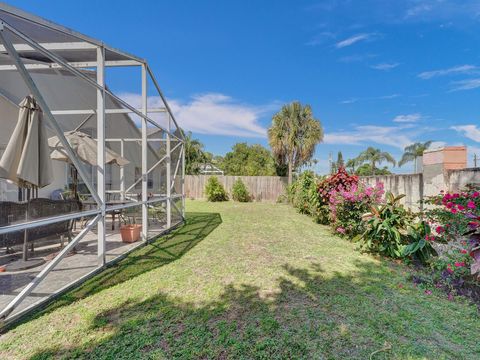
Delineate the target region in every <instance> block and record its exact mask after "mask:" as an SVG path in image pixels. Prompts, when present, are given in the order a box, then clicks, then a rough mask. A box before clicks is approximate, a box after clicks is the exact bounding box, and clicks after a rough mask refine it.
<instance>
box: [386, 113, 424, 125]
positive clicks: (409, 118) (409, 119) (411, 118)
mask: <svg viewBox="0 0 480 360" xmlns="http://www.w3.org/2000/svg"><path fill="white" fill-rule="evenodd" d="M421 118H422V115H421V114H419V113H415V114H406V115H397V116H395V118H394V119H393V122H397V123H414V122H417V121H418V120H420V119H421Z"/></svg>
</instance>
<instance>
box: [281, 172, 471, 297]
mask: <svg viewBox="0 0 480 360" xmlns="http://www.w3.org/2000/svg"><path fill="white" fill-rule="evenodd" d="M457 173H458V172H457ZM445 174H446V175H445V176H449V177H450V178H452V176H453V175H452V174H451V173H448V172H446V173H445ZM441 175H442V176H443V175H444V174H441ZM460 175H462V179H460V176H456V177H454V178H453V180H454V181H455V184H460V185H461V186H462V188H463V187H464V186H463V182H464V181H466V182H467V184H468V185H469V186H468V187H466V188H464V189H462V190H461V191H449V190H448V188H447V191H445V190H443V189H442V190H441V191H439V192H438V193H437V194H434V195H433V196H430V195H429V194H428V193H427V194H425V193H424V192H423V191H424V190H425V189H421V190H422V194H423V200H424V201H425V203H426V206H424V207H423V211H421V212H414V211H410V210H408V209H407V208H406V206H404V205H403V204H402V203H401V202H402V201H404V202H405V205H406V204H407V203H410V205H414V204H412V201H413V199H409V200H408V201H405V199H406V198H407V197H406V196H405V195H404V194H397V195H394V194H392V192H391V191H396V192H401V191H402V190H406V191H410V190H411V188H412V187H413V189H416V190H419V188H420V187H421V186H423V185H425V184H428V183H427V182H425V175H423V178H422V176H420V175H412V176H409V177H407V176H404V177H403V178H402V179H403V181H399V179H400V178H399V177H397V178H396V181H395V178H394V177H384V178H383V180H386V181H387V184H386V185H385V184H384V183H383V182H381V180H382V177H372V178H360V179H359V178H358V177H357V176H352V175H350V174H348V173H347V172H346V171H345V169H343V168H340V169H339V170H338V172H337V173H336V174H333V175H331V176H328V177H320V178H319V177H316V176H315V175H314V174H313V173H312V172H304V173H302V174H301V175H300V176H299V177H298V179H296V181H295V182H294V183H293V185H292V186H291V187H289V193H288V200H289V202H290V203H291V204H292V205H293V206H294V207H295V208H296V209H297V210H298V211H299V212H300V213H302V214H306V215H309V216H311V217H312V218H313V219H314V220H315V221H316V222H318V223H321V224H324V225H329V226H330V228H331V230H332V232H333V233H335V234H337V235H339V236H341V237H344V238H347V239H349V240H351V241H353V242H356V243H357V244H358V248H359V249H360V250H361V251H364V252H369V253H374V254H378V255H381V256H386V257H389V258H393V259H402V260H403V261H405V262H406V263H407V264H412V263H413V264H415V268H413V267H412V271H413V270H415V271H416V270H417V269H419V267H420V266H423V269H421V271H420V272H418V273H417V274H416V275H413V277H412V280H413V281H414V283H415V284H416V285H421V286H422V287H423V288H424V290H425V293H426V294H432V291H436V290H437V289H442V290H444V291H445V292H446V293H447V294H448V298H449V299H453V298H454V297H455V296H457V295H462V296H468V297H470V298H471V299H472V300H474V301H475V302H477V304H478V305H480V297H479V296H478V294H480V186H478V185H475V184H477V182H476V177H475V176H474V174H473V172H472V171H470V170H469V171H468V172H464V173H463V174H460ZM422 179H423V180H424V181H420V180H422ZM392 180H393V181H392ZM472 180H473V182H472ZM435 181H436V184H438V183H439V181H438V179H436V180H435ZM450 181H451V180H450ZM452 182H453V181H451V182H450V184H451V183H452ZM421 184H423V185H421ZM446 184H448V183H446ZM467 184H465V185H467ZM460 185H456V186H460ZM387 188H389V190H391V191H385V190H386V189H387ZM408 189H410V190H408ZM429 191H433V190H429Z"/></svg>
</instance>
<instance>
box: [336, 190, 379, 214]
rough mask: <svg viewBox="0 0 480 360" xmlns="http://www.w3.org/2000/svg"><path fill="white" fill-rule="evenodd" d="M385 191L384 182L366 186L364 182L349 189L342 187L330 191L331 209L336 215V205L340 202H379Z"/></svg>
mask: <svg viewBox="0 0 480 360" xmlns="http://www.w3.org/2000/svg"><path fill="white" fill-rule="evenodd" d="M384 193H385V190H384V186H383V183H381V182H378V183H377V184H376V185H375V186H368V187H367V186H365V185H364V184H363V183H360V182H359V183H358V184H353V185H352V186H351V187H350V188H349V189H344V188H340V189H339V190H332V191H330V211H331V212H332V216H333V217H335V214H336V207H337V205H338V204H339V203H341V202H344V201H347V202H352V203H358V202H363V201H365V202H368V203H371V204H378V203H380V202H381V201H382V196H383V194H384Z"/></svg>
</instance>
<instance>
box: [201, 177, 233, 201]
mask: <svg viewBox="0 0 480 360" xmlns="http://www.w3.org/2000/svg"><path fill="white" fill-rule="evenodd" d="M205 193H206V194H207V200H208V201H227V200H228V195H227V192H226V191H225V189H224V187H223V185H222V184H220V181H218V178H217V177H216V176H212V177H210V178H209V179H208V181H207V185H206V186H205Z"/></svg>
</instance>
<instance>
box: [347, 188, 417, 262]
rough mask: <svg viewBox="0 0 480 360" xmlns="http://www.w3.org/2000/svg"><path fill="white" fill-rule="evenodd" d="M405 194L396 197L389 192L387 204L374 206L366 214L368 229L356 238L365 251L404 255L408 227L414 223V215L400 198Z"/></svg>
mask: <svg viewBox="0 0 480 360" xmlns="http://www.w3.org/2000/svg"><path fill="white" fill-rule="evenodd" d="M403 197H405V195H400V196H397V197H395V196H394V195H393V194H392V193H391V192H387V194H386V196H385V198H386V204H384V205H381V206H372V212H371V213H368V214H365V216H366V217H367V218H368V220H367V230H365V232H364V233H363V234H361V235H358V236H356V237H355V238H354V240H355V241H358V242H360V248H361V249H362V250H363V251H367V252H371V253H376V254H380V255H383V256H388V257H391V258H394V259H398V258H402V257H403V256H404V249H405V247H406V245H407V244H408V238H407V229H408V227H409V225H410V224H411V223H412V222H411V219H412V215H411V213H410V212H409V211H407V210H406V209H405V208H404V207H403V205H401V204H400V199H402V198H403Z"/></svg>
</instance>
